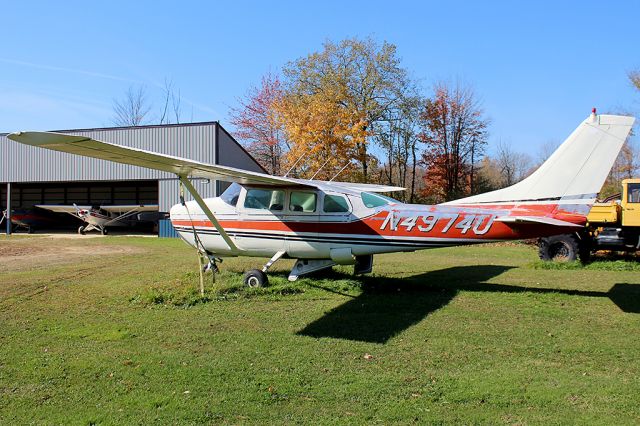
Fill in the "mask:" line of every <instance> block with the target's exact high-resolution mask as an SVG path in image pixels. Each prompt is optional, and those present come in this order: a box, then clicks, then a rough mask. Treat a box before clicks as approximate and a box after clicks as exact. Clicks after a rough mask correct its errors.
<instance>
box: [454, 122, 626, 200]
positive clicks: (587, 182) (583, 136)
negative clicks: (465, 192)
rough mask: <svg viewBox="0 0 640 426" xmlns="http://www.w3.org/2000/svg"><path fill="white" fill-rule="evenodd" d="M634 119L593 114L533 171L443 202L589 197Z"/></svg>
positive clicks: (604, 174) (603, 178) (616, 154)
mask: <svg viewBox="0 0 640 426" xmlns="http://www.w3.org/2000/svg"><path fill="white" fill-rule="evenodd" d="M634 121H635V118H633V117H627V116H622V115H596V113H595V110H594V112H593V114H591V116H589V117H588V118H587V119H586V120H584V121H583V122H582V123H581V124H580V125H579V126H578V128H577V129H576V130H574V131H573V133H571V135H570V136H569V137H568V138H567V140H565V141H564V142H563V143H562V145H560V146H559V147H558V149H557V150H556V151H555V152H554V153H553V154H552V155H551V156H550V157H549V159H548V160H547V161H545V162H544V163H543V164H542V165H541V166H540V167H539V168H538V169H537V170H536V171H535V172H533V173H532V174H531V175H530V176H529V177H527V178H526V179H524V180H522V181H520V182H518V183H516V184H515V185H512V186H509V187H507V188H503V189H499V190H497V191H491V192H486V193H484V194H479V195H474V196H471V197H467V198H462V199H460V200H455V201H451V202H448V203H445V204H453V205H456V204H490V203H512V202H513V203H515V204H521V203H526V202H536V201H550V200H559V199H562V198H565V199H580V200H591V201H590V202H593V201H594V200H595V198H596V196H597V193H598V192H599V191H600V189H601V188H602V185H603V184H604V181H605V179H606V178H607V175H608V174H609V171H610V170H611V167H612V166H613V163H614V162H615V160H616V158H617V156H618V153H619V152H620V149H621V148H622V145H623V144H624V142H625V140H626V139H627V137H628V135H629V132H630V131H631V127H632V126H633V122H634Z"/></svg>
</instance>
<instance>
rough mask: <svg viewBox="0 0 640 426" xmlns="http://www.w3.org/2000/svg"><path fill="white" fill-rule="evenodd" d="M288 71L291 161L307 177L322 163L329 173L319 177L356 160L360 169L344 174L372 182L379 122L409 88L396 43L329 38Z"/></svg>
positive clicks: (285, 115)
mask: <svg viewBox="0 0 640 426" xmlns="http://www.w3.org/2000/svg"><path fill="white" fill-rule="evenodd" d="M284 75H285V77H286V79H287V83H288V85H287V90H286V95H285V96H284V97H283V101H282V102H281V103H280V104H279V108H278V111H279V115H280V117H281V119H282V122H283V124H284V127H285V129H286V131H287V135H288V137H289V139H290V141H291V144H292V149H291V151H290V152H289V154H288V155H287V162H288V163H289V164H291V165H293V164H295V165H296V168H298V169H299V171H300V172H301V173H302V175H304V176H307V177H310V176H309V174H311V175H313V174H315V171H314V172H312V170H317V169H318V168H319V167H322V169H323V170H324V171H321V172H320V173H319V174H318V176H316V177H319V176H320V175H322V174H323V173H326V174H327V175H328V174H329V173H330V171H331V172H337V171H339V170H341V168H342V167H343V166H344V165H346V164H349V163H350V162H353V164H354V165H357V166H358V167H352V168H349V169H346V170H344V171H343V172H342V173H343V174H341V175H340V178H341V179H345V178H349V179H353V180H360V181H365V182H366V181H367V179H368V174H369V173H368V172H369V166H370V163H372V161H373V156H371V155H370V153H369V148H368V145H369V140H370V139H371V137H372V135H373V132H374V131H375V127H374V124H375V123H376V122H377V121H379V120H382V119H383V118H384V116H385V113H386V112H387V111H388V110H389V109H390V108H392V107H393V106H394V105H395V104H396V103H397V102H398V101H399V99H400V90H401V89H400V88H401V87H404V86H406V84H405V83H404V81H405V80H406V72H405V71H404V69H402V68H401V67H400V66H399V59H398V58H397V56H396V49H395V46H393V45H392V44H389V43H386V42H385V43H383V44H382V45H379V44H377V43H376V42H374V41H373V40H371V39H365V40H359V39H357V38H353V39H347V40H343V41H341V42H340V43H337V44H336V43H332V42H327V43H325V45H324V46H323V50H321V51H319V52H315V53H312V54H310V55H308V56H306V57H303V58H300V59H298V60H296V61H293V62H291V63H289V64H288V65H287V66H286V67H285V69H284ZM303 154H304V155H305V156H306V157H305V158H304V159H303V161H299V162H298V160H299V159H300V156H301V155H303ZM325 162H326V163H327V165H325V166H324V167H323V166H322V165H323V164H324V163H325ZM301 164H303V165H301ZM347 175H348V176H347Z"/></svg>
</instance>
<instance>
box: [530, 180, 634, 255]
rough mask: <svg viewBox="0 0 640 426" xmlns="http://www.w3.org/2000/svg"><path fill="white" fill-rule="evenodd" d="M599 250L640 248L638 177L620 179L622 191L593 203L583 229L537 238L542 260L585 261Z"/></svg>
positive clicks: (632, 251) (632, 250)
mask: <svg viewBox="0 0 640 426" xmlns="http://www.w3.org/2000/svg"><path fill="white" fill-rule="evenodd" d="M598 250H611V251H624V252H628V253H635V252H636V251H638V250H640V179H625V180H623V181H622V193H621V194H617V195H614V196H611V197H609V198H607V199H605V200H603V201H602V202H598V203H595V204H594V205H593V207H591V211H589V215H588V216H587V225H586V226H585V228H584V229H581V230H580V231H578V232H575V233H572V234H563V235H555V236H553V237H546V238H540V240H538V253H539V256H540V259H542V260H576V259H578V258H579V259H580V260H581V261H583V262H587V261H588V260H589V259H590V257H591V254H592V253H594V252H596V251H598Z"/></svg>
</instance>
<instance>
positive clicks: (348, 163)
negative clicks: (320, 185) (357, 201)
mask: <svg viewBox="0 0 640 426" xmlns="http://www.w3.org/2000/svg"><path fill="white" fill-rule="evenodd" d="M350 165H351V161H347V164H345V165H344V167H343V168H341V169H340V171H339V172H338V173H336V174H335V175H333V177H332V178H331V179H329V182H333V180H334V179H335V178H337V177H338V176H340V173H342V172H344V169H346V168H347V167H349V166H350Z"/></svg>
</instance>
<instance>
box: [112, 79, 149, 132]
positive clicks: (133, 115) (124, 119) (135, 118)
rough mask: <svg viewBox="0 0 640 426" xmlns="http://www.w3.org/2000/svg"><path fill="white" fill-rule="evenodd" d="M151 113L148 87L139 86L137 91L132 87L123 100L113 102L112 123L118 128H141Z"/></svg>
mask: <svg viewBox="0 0 640 426" xmlns="http://www.w3.org/2000/svg"><path fill="white" fill-rule="evenodd" d="M150 111H151V105H150V104H149V100H148V96H147V89H146V87H145V86H138V88H137V89H136V88H135V87H133V86H130V87H129V88H128V89H127V91H126V93H125V94H124V96H123V97H122V98H121V99H114V100H113V114H114V115H113V118H112V120H111V121H112V122H113V124H115V125H116V126H139V125H141V124H145V123H146V122H147V121H148V114H149V112H150Z"/></svg>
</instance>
